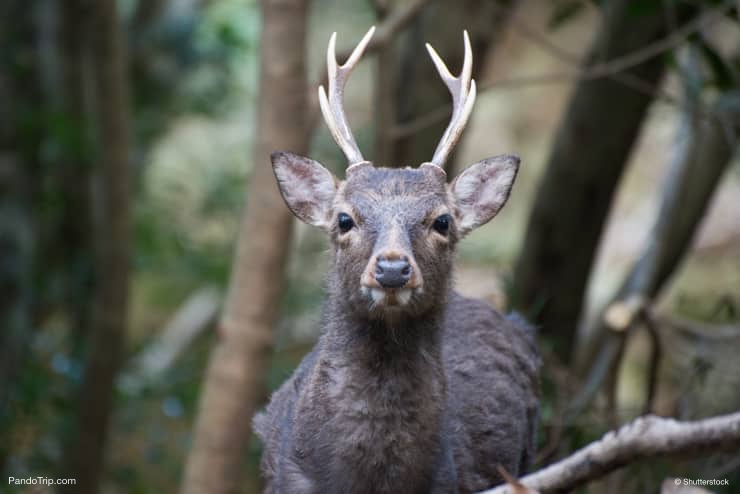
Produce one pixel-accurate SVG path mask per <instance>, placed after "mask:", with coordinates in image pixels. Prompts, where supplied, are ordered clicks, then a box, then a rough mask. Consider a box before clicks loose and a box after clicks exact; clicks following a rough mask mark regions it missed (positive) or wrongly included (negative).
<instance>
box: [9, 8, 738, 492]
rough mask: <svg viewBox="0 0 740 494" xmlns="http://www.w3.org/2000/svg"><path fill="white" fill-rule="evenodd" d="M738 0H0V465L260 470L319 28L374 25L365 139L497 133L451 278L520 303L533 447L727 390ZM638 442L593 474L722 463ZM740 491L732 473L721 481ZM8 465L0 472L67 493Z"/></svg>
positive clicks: (474, 157) (123, 476) (361, 97)
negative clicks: (276, 155)
mask: <svg viewBox="0 0 740 494" xmlns="http://www.w3.org/2000/svg"><path fill="white" fill-rule="evenodd" d="M738 22H740V11H738V6H737V2H734V1H718V0H701V1H700V0H694V1H692V0H632V1H626V0H593V1H589V0H556V1H544V0H522V1H515V0H462V1H452V0H352V1H339V0H314V1H311V2H309V1H308V0H262V1H261V2H259V1H257V0H147V1H144V0H120V1H114V0H97V1H93V0H63V1H62V0H35V1H31V2H29V1H17V0H4V1H3V2H2V5H1V6H0V470H2V473H3V477H5V478H7V477H10V476H13V477H16V478H23V477H36V476H44V477H48V478H75V479H76V480H77V484H76V485H74V486H68V487H66V488H65V487H61V488H59V489H58V490H59V491H65V492H80V493H95V492H102V493H123V492H127V493H128V492H131V493H161V492H177V491H181V492H189V493H197V492H248V493H252V492H259V491H260V480H259V475H258V462H259V455H260V445H259V443H258V442H257V441H256V440H255V439H254V438H253V437H252V436H251V432H250V418H251V416H252V415H253V413H254V412H255V411H256V410H257V409H259V408H260V407H262V406H263V405H264V404H265V402H266V400H267V398H268V396H269V393H270V392H271V391H272V390H274V389H275V388H276V387H277V386H279V384H280V383H281V382H282V381H283V380H285V378H286V377H287V376H289V375H290V372H291V371H292V369H293V368H294V367H295V366H296V365H297V363H298V362H299V361H300V358H301V357H302V355H303V354H304V353H305V352H306V351H307V350H308V349H309V348H310V347H311V345H312V344H313V342H314V341H315V339H316V337H317V331H318V328H317V325H316V321H317V317H318V311H319V307H320V303H321V298H322V282H323V276H324V273H325V271H326V268H327V255H326V253H327V247H328V244H327V241H326V239H325V238H324V237H323V235H322V234H321V233H320V232H318V231H315V230H312V229H310V228H308V227H306V226H305V225H302V224H301V225H299V224H297V222H295V221H293V219H292V216H291V215H290V213H289V212H288V210H287V208H286V207H285V206H284V205H283V203H282V200H281V198H280V197H279V195H278V192H277V188H276V187H275V184H274V178H273V176H272V172H271V169H270V166H269V158H268V156H269V153H270V152H271V151H274V150H288V151H293V152H297V153H300V154H305V155H310V156H311V157H313V158H314V159H316V160H318V161H320V162H322V163H323V164H324V165H326V166H327V167H329V168H330V169H332V170H333V171H334V172H335V174H336V175H337V176H339V177H342V176H343V168H344V167H345V166H346V164H345V161H344V159H343V156H342V155H341V152H340V151H339V149H338V147H337V146H336V145H335V144H334V142H333V141H332V139H331V136H330V135H329V133H328V132H327V130H326V128H325V126H324V124H323V121H322V120H321V118H320V115H319V112H318V110H317V101H316V87H317V85H318V84H319V83H320V82H321V81H322V80H325V78H326V75H325V74H326V65H325V64H326V62H325V60H326V58H325V57H326V45H327V41H328V39H329V36H330V34H331V33H332V32H333V31H337V32H338V43H337V46H338V57H339V58H340V59H341V58H343V57H346V55H347V53H346V50H348V49H351V48H353V47H354V46H355V44H356V43H357V42H358V41H359V39H360V38H361V36H362V35H363V34H364V33H365V32H366V30H367V29H368V27H369V26H371V25H377V26H378V31H377V33H376V35H375V39H374V41H373V42H372V43H371V45H370V47H369V48H368V51H367V54H366V55H365V57H364V58H365V60H364V61H363V62H362V63H361V64H360V65H359V66H358V68H357V70H356V71H355V72H354V73H353V77H352V80H351V81H350V83H349V85H348V91H347V94H346V103H345V106H346V108H347V112H348V115H349V119H350V121H351V123H352V127H353V130H354V134H355V136H356V138H357V140H358V142H359V144H360V148H361V149H362V150H363V153H364V155H365V156H366V157H368V158H369V159H371V160H373V161H374V162H375V163H376V164H379V165H388V166H416V165H418V164H419V163H421V162H424V161H427V160H429V159H430V158H431V155H432V153H433V150H434V148H435V147H436V144H437V142H438V140H439V139H440V137H441V136H442V133H443V131H444V128H445V127H446V125H447V122H448V119H449V115H450V111H451V105H450V96H449V94H448V93H447V89H446V88H445V86H444V84H443V83H442V81H441V80H440V79H439V78H438V76H437V75H436V73H435V71H434V68H433V65H432V63H431V61H430V60H429V58H428V56H427V54H426V50H425V49H424V42H427V41H428V42H430V43H431V44H433V45H434V47H435V48H436V49H437V50H438V51H439V53H440V54H441V56H442V57H443V59H445V60H446V61H447V62H448V65H449V66H450V68H451V70H452V71H453V72H457V71H458V70H459V67H460V64H461V61H462V54H463V43H462V30H463V29H467V30H468V31H469V32H470V35H471V39H472V42H473V52H474V57H475V62H474V77H475V79H476V81H477V82H478V86H479V96H478V100H477V104H476V108H475V111H474V112H473V116H472V118H471V120H470V122H469V124H468V128H467V130H466V132H465V134H464V137H463V139H462V142H461V144H460V145H459V146H458V149H457V151H456V152H455V154H454V156H453V159H451V160H450V163H449V164H448V168H449V170H448V172H449V174H450V175H451V176H452V175H454V174H456V173H457V172H459V171H460V170H462V169H464V168H465V167H466V166H467V165H469V164H471V163H473V162H475V161H478V160H480V159H483V158H485V157H488V156H491V155H495V154H501V153H517V154H519V155H520V156H521V158H522V167H521V171H520V174H519V177H518V179H517V182H516V184H515V186H514V189H513V193H512V196H511V199H510V200H509V203H508V205H507V206H506V208H505V209H504V210H503V212H502V213H501V214H500V215H499V217H497V218H496V220H495V221H493V222H492V223H491V224H490V225H487V226H485V227H483V228H481V229H480V230H478V231H476V232H475V233H474V234H472V235H470V236H469V237H468V238H466V239H465V240H464V241H463V242H462V243H461V245H460V252H459V262H458V269H457V276H456V278H457V279H456V285H457V289H458V290H459V291H461V292H462V293H464V294H467V295H472V296H476V297H479V298H483V299H485V300H488V301H489V302H490V303H492V304H494V305H495V306H497V307H499V308H500V309H502V310H510V309H516V310H518V311H520V312H522V313H523V314H526V315H527V317H529V318H530V319H531V320H532V321H534V322H536V323H537V324H538V325H539V326H540V328H541V329H540V346H541V348H542V351H543V355H544V361H545V365H544V368H543V372H542V392H543V403H542V417H541V418H542V426H541V431H540V434H539V441H540V453H539V457H538V460H537V464H536V465H535V468H536V467H538V466H543V465H546V464H548V463H550V462H552V461H555V460H557V459H559V458H562V457H564V456H566V455H567V454H569V453H570V452H572V451H574V450H575V449H577V448H578V447H580V446H583V445H585V444H587V443H588V442H590V441H592V440H595V439H597V438H598V437H600V436H601V435H602V434H603V433H604V432H605V431H607V430H609V429H611V428H613V427H615V426H618V425H620V424H622V423H624V422H625V421H628V420H630V419H632V418H634V417H636V416H638V415H640V414H643V413H647V412H652V413H658V414H660V415H666V416H674V417H677V418H681V419H698V418H702V417H707V416H711V415H716V414H721V413H727V412H731V411H734V410H738V409H740V393H738V390H739V389H740V359H738V352H739V351H740V166H738V164H737V160H736V159H735V155H736V152H735V151H736V149H737V146H738V141H737V131H738V130H739V129H740V92H738V89H739V88H740V80H739V79H738V78H739V77H740V29H738V28H739V24H738ZM739 469H740V456H738V454H734V455H709V456H706V455H705V456H704V457H702V458H701V459H693V460H692V459H683V460H680V461H679V460H656V461H651V462H642V463H640V464H638V465H633V466H630V467H629V468H628V469H625V470H622V471H619V472H616V473H614V474H611V475H610V476H608V477H606V478H605V479H603V480H602V481H600V482H598V483H596V484H593V485H592V486H591V487H590V488H589V490H588V492H658V490H659V486H660V484H661V482H662V481H663V480H664V479H665V478H668V477H692V478H729V479H730V486H729V487H728V488H724V489H725V490H724V491H722V490H721V489H720V488H718V489H717V492H733V491H734V492H737V490H736V489H737V488H738V486H740V474H739V473H738V470H739ZM733 489H734V490H733ZM56 491H57V489H56V488H54V487H49V486H33V487H29V486H16V485H8V484H6V483H5V481H4V480H3V482H2V483H0V492H56Z"/></svg>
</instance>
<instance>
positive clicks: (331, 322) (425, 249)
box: [254, 153, 540, 494]
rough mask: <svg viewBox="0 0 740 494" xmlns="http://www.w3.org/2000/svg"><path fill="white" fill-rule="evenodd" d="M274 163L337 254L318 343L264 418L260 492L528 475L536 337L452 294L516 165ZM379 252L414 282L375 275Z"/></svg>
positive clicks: (484, 483) (443, 485)
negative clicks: (331, 168)
mask: <svg viewBox="0 0 740 494" xmlns="http://www.w3.org/2000/svg"><path fill="white" fill-rule="evenodd" d="M272 161H273V169H274V171H275V175H276V177H277V180H278V184H279V188H280V191H281V193H282V195H283V197H284V199H285V201H286V203H287V205H288V207H289V208H290V209H291V210H292V211H293V213H294V214H295V215H296V216H297V217H298V218H300V219H301V220H303V221H305V222H307V223H309V224H312V225H315V226H318V227H320V228H322V229H324V230H325V231H326V232H327V233H328V234H329V236H330V238H331V245H332V248H331V267H330V269H329V273H328V277H327V283H326V291H327V297H326V300H325V302H324V304H323V309H322V316H321V336H320V338H319V340H318V342H317V344H316V346H315V347H314V349H313V350H312V351H311V352H310V353H309V354H308V355H307V356H306V357H305V358H304V359H303V361H302V362H301V364H300V365H299V367H298V368H297V369H296V371H295V372H294V373H293V375H292V376H291V377H290V378H289V379H288V380H287V381H286V382H285V383H284V384H283V385H282V386H281V387H280V388H279V389H278V390H277V391H276V392H275V393H274V394H273V396H272V398H271V400H270V403H269V405H268V406H267V408H266V410H265V411H264V412H262V413H260V414H258V415H257V416H256V417H255V419H254V428H255V431H256V432H257V434H258V436H259V437H260V438H261V440H262V442H263V444H264V451H263V456H262V465H261V468H262V473H263V475H264V477H265V481H266V492H268V493H286V494H302V493H306V494H307V493H316V494H319V493H321V494H333V493H336V494H339V493H353V494H363V493H368V494H369V493H374V494H382V493H410V494H415V493H430V492H431V493H469V492H476V491H479V490H483V489H486V488H488V487H491V486H493V485H495V484H497V483H500V482H502V480H503V479H502V478H501V477H500V474H499V473H498V471H497V465H501V466H502V467H503V468H504V469H505V470H506V471H507V472H508V473H510V474H511V475H513V476H521V475H522V474H523V473H525V471H526V469H527V468H528V466H529V464H530V462H531V460H532V458H533V455H534V448H535V432H536V428H537V421H538V402H539V390H538V387H539V385H538V371H539V366H540V359H539V356H538V353H537V349H536V345H535V341H534V331H533V330H532V329H531V328H530V327H529V326H527V325H526V323H523V321H521V320H520V319H518V318H507V317H504V316H502V315H501V314H499V313H498V312H497V311H495V310H494V309H493V308H491V307H489V306H488V305H487V304H485V303H484V302H481V301H478V300H472V299H468V298H465V297H463V296H461V295H459V294H457V293H456V292H455V291H454V290H453V289H452V282H453V262H454V258H455V252H456V246H457V244H458V242H459V240H460V239H461V238H462V237H463V236H464V235H465V234H467V233H468V232H470V231H472V230H473V229H474V228H476V227H478V226H480V225H482V224H484V223H486V222H488V221H489V220H490V219H491V218H493V216H495V215H496V213H497V212H498V211H499V210H500V209H501V207H502V206H503V205H504V203H505V202H506V199H507V198H508V195H509V191H510V189H511V186H512V184H513V181H514V178H515V176H516V172H517V169H518V164H519V159H518V158H516V157H514V156H498V157H495V158H490V159H488V160H484V161H482V162H479V163H476V164H474V165H472V166H471V167H469V168H468V169H466V170H465V171H464V172H463V173H462V174H461V175H460V176H459V177H458V178H457V179H456V180H454V181H453V182H452V183H451V184H448V183H447V180H446V175H445V173H444V171H443V170H442V169H441V168H440V167H438V166H433V165H431V164H422V165H421V166H420V167H418V168H415V169H412V168H403V169H390V168H376V167H374V166H372V164H371V163H369V162H362V163H359V164H355V165H353V166H352V167H350V168H349V169H348V170H347V176H346V179H345V180H344V181H340V180H338V179H336V178H335V177H334V176H333V175H332V174H331V173H330V172H328V171H327V170H326V169H325V168H324V167H322V166H321V165H320V164H319V163H317V162H315V161H313V160H311V159H309V158H304V157H300V156H296V155H293V154H290V153H274V154H273V156H272ZM340 213H342V214H345V215H349V216H350V217H351V218H352V220H353V223H354V226H353V227H352V228H351V229H349V230H347V231H342V230H340V228H339V226H338V217H339V215H340ZM443 215H448V216H447V218H449V222H448V224H449V229H448V230H447V231H446V233H445V234H444V235H443V234H441V233H440V231H441V230H440V229H437V225H438V221H437V220H438V219H439V218H440V217H441V216H443ZM381 255H383V256H397V258H399V259H400V258H403V259H408V261H409V263H410V269H411V270H412V271H413V274H412V275H411V279H410V281H409V285H408V286H413V288H406V287H400V288H395V287H394V288H383V287H382V286H379V285H378V284H377V283H374V282H373V273H374V272H377V269H378V268H377V262H378V259H379V257H380V256H381Z"/></svg>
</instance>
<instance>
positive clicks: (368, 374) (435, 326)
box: [309, 300, 447, 492]
mask: <svg viewBox="0 0 740 494" xmlns="http://www.w3.org/2000/svg"><path fill="white" fill-rule="evenodd" d="M328 305H329V307H331V300H330V301H329V304H328ZM334 307H337V306H336V305H335V306H334ZM442 315H443V314H442V312H441V311H440V312H439V313H435V314H429V315H427V317H425V318H424V319H423V320H406V321H398V322H396V323H394V324H395V325H389V324H388V323H386V322H383V321H368V320H362V319H361V318H355V317H352V316H351V315H348V314H346V313H338V311H332V310H328V311H325V322H326V325H325V328H326V332H325V333H324V335H323V336H322V342H321V344H320V348H321V350H320V353H319V361H318V363H317V367H316V369H315V370H316V372H315V374H314V382H313V383H314V385H315V386H313V388H314V389H313V391H311V392H309V394H310V395H311V398H310V399H309V400H310V401H311V402H312V403H313V406H316V407H318V408H319V410H320V413H319V414H318V415H319V416H322V417H324V418H325V419H324V420H323V421H322V423H321V424H320V425H319V424H316V425H317V427H318V428H319V429H320V431H321V432H319V433H318V436H322V437H326V438H327V439H328V438H331V442H332V450H333V451H334V453H335V454H334V455H333V459H332V461H331V462H330V466H326V468H330V469H331V470H332V471H334V472H337V473H338V475H337V476H333V478H335V479H336V478H342V479H343V480H342V481H341V484H342V485H341V488H340V489H338V490H337V492H365V491H364V490H363V487H362V486H367V479H370V478H374V479H380V480H379V481H378V485H376V486H375V489H374V490H372V492H397V489H398V486H399V484H398V482H399V481H400V479H404V480H403V482H404V484H403V485H405V486H408V487H409V490H407V492H428V489H429V485H430V482H432V479H433V477H434V475H435V472H437V471H438V470H439V466H440V462H441V461H442V458H443V457H444V455H445V454H447V453H446V452H445V451H444V449H445V443H444V433H443V431H442V428H443V421H444V417H443V414H444V404H445V395H446V381H445V378H444V371H443V368H442V359H441V343H440V339H441V333H442V331H441V329H442V320H443V319H442ZM316 432H318V431H316ZM314 437H316V436H314ZM435 452H436V454H435ZM340 472H341V475H339V473H340ZM391 473H392V475H393V476H394V477H393V478H391V477H388V475H391Z"/></svg>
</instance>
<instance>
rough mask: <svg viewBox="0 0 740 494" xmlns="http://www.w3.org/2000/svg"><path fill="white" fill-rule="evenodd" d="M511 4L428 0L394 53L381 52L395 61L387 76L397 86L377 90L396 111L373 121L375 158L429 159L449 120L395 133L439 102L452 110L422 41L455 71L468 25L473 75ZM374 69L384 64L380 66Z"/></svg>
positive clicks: (401, 162) (506, 0) (396, 161)
mask: <svg viewBox="0 0 740 494" xmlns="http://www.w3.org/2000/svg"><path fill="white" fill-rule="evenodd" d="M512 5H513V2H511V0H495V1H484V0H463V1H462V2H460V1H452V0H432V1H430V2H429V5H428V6H427V7H425V9H424V11H423V12H422V13H421V15H420V16H419V17H418V18H417V19H415V20H414V22H413V23H412V24H411V26H410V29H409V32H408V33H406V34H405V35H404V36H402V37H401V38H400V39H399V42H400V47H399V48H397V52H398V53H397V55H396V56H395V57H392V58H391V57H388V56H386V57H384V58H385V60H384V63H386V64H388V63H393V62H394V61H395V63H396V64H397V67H396V68H395V69H394V70H393V71H394V73H395V77H391V78H390V79H387V78H386V79H385V81H386V82H390V83H393V84H395V89H394V90H393V91H387V90H386V91H382V90H381V89H378V90H377V94H379V95H381V94H382V95H385V96H386V97H387V96H388V95H390V97H392V101H394V102H395V103H394V104H393V106H394V107H395V115H393V120H392V121H389V120H390V119H389V117H388V116H385V117H384V119H385V120H386V122H385V123H381V122H379V121H376V123H377V125H378V128H377V131H376V132H377V136H376V140H377V141H378V143H377V145H376V148H378V150H379V151H378V152H379V153H380V156H379V157H378V158H375V159H376V161H380V162H381V163H383V164H392V165H393V166H417V165H419V164H420V163H423V162H425V161H429V160H430V159H432V155H433V154H434V150H435V148H436V147H437V143H439V140H440V139H441V138H442V134H443V133H444V131H445V128H446V127H447V124H448V123H449V119H441V120H437V121H435V122H433V123H430V125H428V126H424V128H423V129H419V130H414V131H413V132H411V133H410V134H408V135H397V134H396V133H395V128H396V126H397V125H398V124H401V125H403V124H405V123H408V122H410V121H413V120H414V119H416V118H419V117H421V116H423V115H426V114H428V113H429V112H432V111H434V110H438V109H439V108H444V107H445V106H449V108H450V114H452V106H451V101H452V100H451V96H450V93H449V91H448V89H447V87H446V86H445V84H444V83H443V82H442V80H441V79H440V78H439V75H438V74H437V70H436V69H435V68H434V64H433V63H432V61H431V60H430V59H429V57H428V56H426V53H422V50H424V43H425V42H429V43H430V44H431V45H432V46H434V48H435V50H437V52H438V53H439V55H440V56H441V57H442V59H443V60H444V61H445V63H446V64H447V66H448V67H449V68H450V71H451V72H452V73H453V74H455V75H456V74H458V73H459V71H460V68H461V67H462V60H463V54H464V51H463V36H462V32H463V30H464V29H467V30H468V33H469V34H470V41H471V45H472V48H473V54H474V60H473V77H477V76H478V74H480V73H481V69H482V68H483V62H484V60H485V59H486V55H487V53H488V52H489V50H491V49H492V47H493V45H494V43H495V41H496V39H497V36H498V34H499V33H500V32H501V31H502V29H503V25H504V23H505V22H506V20H507V19H508V15H509V14H510V12H511V9H512ZM396 45H397V46H398V45H399V43H398V42H397V43H396ZM424 51H425V50H424ZM393 58H394V59H395V60H393ZM380 60H381V58H379V61H380ZM378 70H382V68H380V67H379V68H378ZM381 82H382V81H381ZM383 104H384V103H383V101H378V104H377V107H378V108H380V109H381V110H382V109H384V106H383ZM386 105H387V103H386ZM386 113H388V110H387V109H386ZM381 118H383V117H381ZM454 156H455V155H454V152H453V154H452V155H450V158H449V159H448V163H447V166H451V163H452V162H453V161H454Z"/></svg>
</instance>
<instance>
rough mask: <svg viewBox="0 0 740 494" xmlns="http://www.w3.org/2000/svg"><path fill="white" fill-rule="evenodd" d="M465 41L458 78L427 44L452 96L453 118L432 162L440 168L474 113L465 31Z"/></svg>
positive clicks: (469, 59)
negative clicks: (463, 55)
mask: <svg viewBox="0 0 740 494" xmlns="http://www.w3.org/2000/svg"><path fill="white" fill-rule="evenodd" d="M463 40H464V42H465V57H464V58H463V67H462V70H461V71H460V75H459V76H458V77H455V76H453V75H452V74H451V73H450V70H449V69H448V68H447V65H445V63H444V62H443V61H442V58H441V57H440V56H439V55H438V54H437V52H436V51H435V50H434V48H432V45H430V44H429V43H427V50H428V51H429V56H431V57H432V62H434V66H435V67H436V68H437V72H439V76H440V77H441V78H442V81H444V83H445V85H446V86H447V88H448V89H449V90H450V93H451V94H452V117H451V119H450V124H449V125H448V126H447V129H446V130H445V133H444V134H443V135H442V139H440V141H439V144H438V145H437V149H436V150H435V151H434V157H433V158H432V161H431V163H432V164H434V165H437V166H439V167H442V166H443V165H444V163H445V161H446V160H447V157H448V156H449V154H450V152H451V151H452V149H453V148H454V147H455V145H456V144H457V141H459V140H460V135H462V131H463V129H464V128H465V124H466V123H467V122H468V118H469V117H470V113H471V112H472V111H473V103H475V96H476V88H475V81H474V80H473V79H472V78H471V76H472V70H473V50H472V49H471V47H470V37H469V36H468V32H467V31H463Z"/></svg>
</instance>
